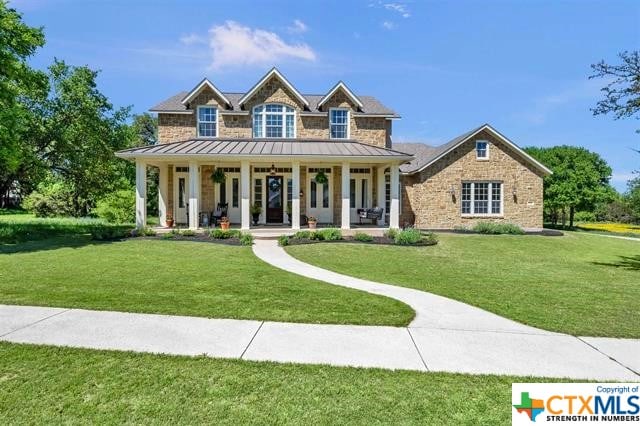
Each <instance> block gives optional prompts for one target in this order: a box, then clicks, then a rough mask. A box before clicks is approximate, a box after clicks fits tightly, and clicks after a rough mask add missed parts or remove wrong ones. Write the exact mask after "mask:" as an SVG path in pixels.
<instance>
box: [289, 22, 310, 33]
mask: <svg viewBox="0 0 640 426" xmlns="http://www.w3.org/2000/svg"><path fill="white" fill-rule="evenodd" d="M287 30H289V32H290V33H294V34H302V33H306V32H307V31H309V27H308V26H307V24H305V23H304V22H302V21H301V20H299V19H294V20H293V25H292V26H290V27H288V28H287Z"/></svg>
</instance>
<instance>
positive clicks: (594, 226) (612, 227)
mask: <svg viewBox="0 0 640 426" xmlns="http://www.w3.org/2000/svg"><path fill="white" fill-rule="evenodd" d="M576 228H578V229H583V230H585V231H603V232H612V233H615V234H631V235H632V236H640V225H631V224H628V223H581V224H579V225H577V226H576Z"/></svg>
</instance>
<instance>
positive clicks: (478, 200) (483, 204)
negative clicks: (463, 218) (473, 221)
mask: <svg viewBox="0 0 640 426" xmlns="http://www.w3.org/2000/svg"><path fill="white" fill-rule="evenodd" d="M460 207H461V213H462V214H463V215H480V216H482V215H501V214H502V183H501V182H463V183H462V195H461V203H460Z"/></svg>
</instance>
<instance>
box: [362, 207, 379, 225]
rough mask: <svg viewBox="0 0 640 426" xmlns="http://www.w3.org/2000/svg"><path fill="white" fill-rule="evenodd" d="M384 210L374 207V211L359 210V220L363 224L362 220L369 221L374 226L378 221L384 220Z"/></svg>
mask: <svg viewBox="0 0 640 426" xmlns="http://www.w3.org/2000/svg"><path fill="white" fill-rule="evenodd" d="M383 212H384V210H383V209H382V207H374V208H372V209H358V210H357V213H358V219H359V221H360V224H362V219H368V220H370V221H371V223H372V224H375V223H376V222H377V221H378V220H380V219H382V214H383Z"/></svg>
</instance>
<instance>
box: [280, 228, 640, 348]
mask: <svg viewBox="0 0 640 426" xmlns="http://www.w3.org/2000/svg"><path fill="white" fill-rule="evenodd" d="M438 236H439V238H440V242H439V244H438V245H436V246H432V247H392V246H362V245H355V244H330V245H329V244H321V245H300V246H292V247H287V248H286V250H287V252H289V253H290V254H291V255H293V256H295V257H297V258H298V259H300V260H303V261H305V262H309V263H312V264H314V265H318V266H321V267H323V268H327V269H331V270H334V271H337V272H341V273H344V274H348V275H353V276H356V277H360V278H366V279H370V280H373V281H381V282H386V283H389V284H396V285H401V286H406V287H412V288H417V289H420V290H425V291H429V292H432V293H435V294H439V295H442V296H447V297H450V298H452V299H456V300H460V301H463V302H466V303H469V304H471V305H475V306H478V307H480V308H483V309H486V310H488V311H491V312H495V313H497V314H499V315H502V316H505V317H508V318H512V319H514V320H517V321H520V322H523V323H525V324H529V325H532V326H536V327H540V328H543V329H546V330H552V331H558V332H565V333H569V334H574V335H580V336H610V337H632V338H640V242H636V241H626V240H620V239H614V238H605V237H600V236H596V235H586V234H581V233H574V232H567V233H566V235H565V236H563V237H543V236H509V235H486V236H485V235H459V234H446V233H442V234H439V235H438Z"/></svg>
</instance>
